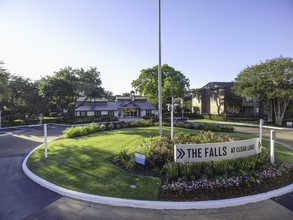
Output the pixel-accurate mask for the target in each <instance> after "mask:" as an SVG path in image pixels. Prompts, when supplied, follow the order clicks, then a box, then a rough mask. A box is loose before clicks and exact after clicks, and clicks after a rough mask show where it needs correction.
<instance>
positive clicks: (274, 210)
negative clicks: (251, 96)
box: [0, 125, 293, 220]
mask: <svg viewBox="0 0 293 220" xmlns="http://www.w3.org/2000/svg"><path fill="white" fill-rule="evenodd" d="M48 128H49V129H48V135H49V140H50V139H53V138H56V137H58V136H60V135H61V131H62V130H63V129H64V127H60V126H53V125H50V126H48ZM249 129H250V128H246V129H245V131H246V132H248V133H249ZM22 130H25V131H22V132H19V133H15V134H14V135H12V136H3V137H0V167H1V170H0V175H1V179H0V219H278V218H281V219H282V220H286V219H288V220H289V219H290V220H291V219H293V193H289V194H287V195H284V196H281V197H277V198H274V199H269V200H266V201H263V202H258V203H253V204H247V205H242V206H237V207H230V208H221V209H207V210H199V209H196V207H194V209H193V210H150V209H138V208H128V207H114V206H108V205H101V204H93V203H89V202H83V201H79V200H73V199H70V198H66V197H62V196H60V195H58V194H56V193H54V192H51V191H49V190H46V189H44V188H43V187H41V186H39V185H38V184H36V183H34V182H32V181H31V180H30V179H28V178H27V177H26V176H25V175H24V174H23V172H22V170H21V163H22V161H23V159H24V158H25V156H26V155H27V154H28V153H29V152H30V151H31V150H32V149H34V148H35V147H36V146H38V145H39V144H40V143H42V142H43V130H42V128H41V127H35V128H26V129H22ZM252 133H253V131H252ZM284 135H285V137H284V141H286V140H287V136H288V140H289V142H288V144H290V146H293V140H292V139H290V137H292V135H293V132H292V133H288V134H287V133H286V134H284ZM277 137H279V140H278V141H280V142H282V141H283V139H282V138H280V137H281V136H278V133H277ZM290 140H291V141H290Z"/></svg>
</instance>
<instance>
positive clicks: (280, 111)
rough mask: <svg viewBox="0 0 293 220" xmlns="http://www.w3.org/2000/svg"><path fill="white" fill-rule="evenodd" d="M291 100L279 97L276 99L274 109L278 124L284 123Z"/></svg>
mask: <svg viewBox="0 0 293 220" xmlns="http://www.w3.org/2000/svg"><path fill="white" fill-rule="evenodd" d="M289 101H290V100H289V99H285V100H283V99H282V98H277V99H275V100H274V111H275V118H276V124H277V125H282V123H283V118H284V115H285V112H286V109H287V106H288V104H289Z"/></svg>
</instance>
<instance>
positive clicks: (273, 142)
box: [270, 130, 276, 165]
mask: <svg viewBox="0 0 293 220" xmlns="http://www.w3.org/2000/svg"><path fill="white" fill-rule="evenodd" d="M275 140H276V132H275V131H274V130H271V147H270V155H271V164H272V165H273V164H274V163H275Z"/></svg>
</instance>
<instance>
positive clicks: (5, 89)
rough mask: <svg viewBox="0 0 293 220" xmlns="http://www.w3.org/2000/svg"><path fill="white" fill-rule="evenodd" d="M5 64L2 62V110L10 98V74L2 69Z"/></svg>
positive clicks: (0, 99) (0, 74)
mask: <svg viewBox="0 0 293 220" xmlns="http://www.w3.org/2000/svg"><path fill="white" fill-rule="evenodd" d="M1 65H3V62H2V61H0V110H1V109H2V108H3V106H4V103H5V102H6V101H7V100H8V98H9V96H10V89H9V76H10V74H9V73H8V72H7V71H6V70H5V69H4V68H2V66H1Z"/></svg>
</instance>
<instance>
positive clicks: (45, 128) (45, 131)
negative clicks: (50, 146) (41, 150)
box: [44, 124, 48, 158]
mask: <svg viewBox="0 0 293 220" xmlns="http://www.w3.org/2000/svg"><path fill="white" fill-rule="evenodd" d="M44 137H45V158H47V156H48V155H47V124H44Z"/></svg>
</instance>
